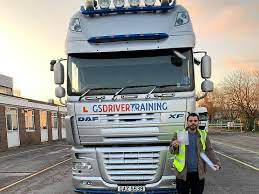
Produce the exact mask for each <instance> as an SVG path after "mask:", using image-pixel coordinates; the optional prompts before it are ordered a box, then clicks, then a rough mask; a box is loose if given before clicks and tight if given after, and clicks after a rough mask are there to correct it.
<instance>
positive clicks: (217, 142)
mask: <svg viewBox="0 0 259 194" xmlns="http://www.w3.org/2000/svg"><path fill="white" fill-rule="evenodd" d="M211 142H212V143H216V144H222V145H225V146H229V147H232V148H237V149H239V150H242V151H245V152H250V153H253V154H259V152H255V151H252V150H248V149H245V148H241V147H238V146H234V145H231V144H227V143H222V142H219V141H215V140H211Z"/></svg>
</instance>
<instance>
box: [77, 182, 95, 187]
mask: <svg viewBox="0 0 259 194" xmlns="http://www.w3.org/2000/svg"><path fill="white" fill-rule="evenodd" d="M80 184H81V185H85V186H90V185H92V184H93V183H92V181H81V182H80Z"/></svg>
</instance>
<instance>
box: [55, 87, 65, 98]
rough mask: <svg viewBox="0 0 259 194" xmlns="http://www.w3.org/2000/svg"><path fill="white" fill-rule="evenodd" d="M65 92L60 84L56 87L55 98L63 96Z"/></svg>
mask: <svg viewBox="0 0 259 194" xmlns="http://www.w3.org/2000/svg"><path fill="white" fill-rule="evenodd" d="M65 93H66V91H65V88H63V87H61V86H58V87H56V89H55V95H56V97H57V98H63V97H65V95H66V94H65Z"/></svg>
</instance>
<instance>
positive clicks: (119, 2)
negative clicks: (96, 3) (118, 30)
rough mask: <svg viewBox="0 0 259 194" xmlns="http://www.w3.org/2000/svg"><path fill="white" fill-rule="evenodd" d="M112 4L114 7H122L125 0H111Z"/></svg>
mask: <svg viewBox="0 0 259 194" xmlns="http://www.w3.org/2000/svg"><path fill="white" fill-rule="evenodd" d="M113 4H114V6H115V7H116V8H122V7H124V5H125V0H113Z"/></svg>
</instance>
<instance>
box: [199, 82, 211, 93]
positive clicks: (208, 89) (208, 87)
mask: <svg viewBox="0 0 259 194" xmlns="http://www.w3.org/2000/svg"><path fill="white" fill-rule="evenodd" d="M213 89H214V84H213V82H212V81H210V80H204V81H203V82H202V83H201V90H202V91H203V92H212V91H213Z"/></svg>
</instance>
